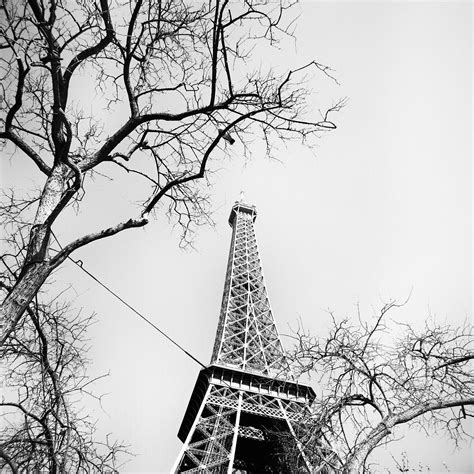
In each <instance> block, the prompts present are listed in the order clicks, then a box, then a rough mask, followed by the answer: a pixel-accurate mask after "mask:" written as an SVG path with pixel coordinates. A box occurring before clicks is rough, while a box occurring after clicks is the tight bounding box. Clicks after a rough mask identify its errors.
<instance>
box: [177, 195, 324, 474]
mask: <svg viewBox="0 0 474 474" xmlns="http://www.w3.org/2000/svg"><path fill="white" fill-rule="evenodd" d="M256 217H257V211H256V209H255V207H254V206H251V205H248V204H245V203H243V202H236V203H235V204H234V206H233V207H232V210H231V213H230V217H229V224H230V226H231V227H232V241H231V246H230V252H229V260H228V264H227V273H226V278H225V285H224V294H223V298H222V305H221V311H220V316H219V323H218V327H217V334H216V339H215V343H214V349H213V351H212V356H211V363H210V365H209V366H208V367H206V368H205V369H202V370H201V371H200V373H199V375H198V379H197V381H196V384H195V387H194V390H193V392H192V395H191V398H190V401H189V404H188V407H187V409H186V412H185V414H184V418H183V421H182V423H181V427H180V429H179V432H178V437H179V439H180V440H181V441H182V442H183V443H184V444H183V448H182V449H181V452H180V454H179V456H178V458H177V460H176V463H175V466H174V467H173V472H179V473H181V472H189V473H192V472H202V473H204V472H206V473H284V472H285V473H286V472H303V473H304V472H309V471H310V469H311V466H310V465H309V462H308V459H307V457H306V456H305V454H304V453H303V452H302V450H301V446H300V443H299V441H298V435H297V432H298V429H299V426H300V425H301V424H302V423H303V422H304V419H305V417H306V415H307V413H308V406H309V404H310V403H311V402H312V401H313V400H314V397H315V395H314V391H313V389H312V388H311V387H309V386H306V385H301V384H299V383H298V382H297V381H296V379H295V377H294V376H293V373H292V371H291V368H290V365H289V363H288V360H287V358H286V355H285V352H284V350H283V346H282V344H281V341H280V337H279V334H278V331H277V327H276V324H275V320H274V318H273V314H272V311H271V308H270V303H269V300H268V295H267V290H266V287H265V282H264V278H263V272H262V265H261V261H260V256H259V252H258V246H257V240H256V237H255V230H254V222H255V219H256Z"/></svg>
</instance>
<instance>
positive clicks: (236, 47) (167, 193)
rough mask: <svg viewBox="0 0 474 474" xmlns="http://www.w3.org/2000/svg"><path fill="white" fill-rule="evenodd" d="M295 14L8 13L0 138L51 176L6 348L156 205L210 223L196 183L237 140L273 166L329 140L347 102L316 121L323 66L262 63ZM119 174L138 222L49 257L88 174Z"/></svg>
mask: <svg viewBox="0 0 474 474" xmlns="http://www.w3.org/2000/svg"><path fill="white" fill-rule="evenodd" d="M291 7H292V1H291V0H290V1H287V0H279V1H277V2H274V1H270V0H243V1H240V2H229V1H228V0H216V1H214V2H213V1H209V2H194V1H193V2H189V1H186V0H137V1H134V2H130V1H120V0H98V1H97V2H84V1H81V0H75V1H68V2H66V1H63V0H49V1H43V0H28V1H27V2H16V1H13V0H3V1H2V7H1V8H2V15H1V17H0V18H1V19H0V22H1V29H0V37H1V39H0V48H1V51H2V57H1V59H0V64H1V66H0V71H1V72H0V76H1V98H0V101H1V109H2V111H4V113H3V116H2V119H1V131H0V139H3V141H4V142H5V144H6V147H7V150H9V151H11V150H14V152H15V155H16V154H19V153H21V154H23V155H25V156H26V157H28V158H29V159H31V160H32V161H33V162H34V164H35V165H36V167H37V169H38V170H39V172H40V173H42V174H43V176H44V181H43V185H42V186H41V190H40V192H39V194H38V196H37V199H38V200H37V202H36V204H35V205H36V212H35V216H34V217H33V218H32V221H31V222H30V233H29V237H28V252H27V256H26V258H25V260H24V262H23V265H22V269H21V272H20V273H19V275H18V278H17V280H16V282H15V284H14V285H13V288H12V290H11V291H10V292H9V293H8V295H7V297H6V298H5V300H4V302H3V304H2V306H1V310H0V311H1V314H0V316H1V318H2V320H3V332H2V336H1V340H2V342H4V341H5V340H6V338H7V336H8V334H9V333H10V332H11V331H13V330H14V329H15V326H16V325H17V323H18V321H19V319H20V318H21V315H22V314H23V313H24V311H25V310H26V308H27V307H28V305H29V303H30V302H31V301H32V300H33V298H34V296H35V295H36V293H37V292H38V290H39V288H40V287H41V285H42V284H43V283H44V282H45V280H46V279H47V277H48V276H49V275H50V274H51V272H52V271H53V270H54V269H55V268H57V267H58V266H59V265H61V263H62V262H64V260H65V259H66V258H67V257H68V256H69V255H70V254H71V253H72V252H73V251H75V250H76V249H78V248H80V247H83V246H84V245H87V244H90V243H91V242H94V241H97V240H98V239H103V238H107V237H110V236H113V235H115V234H117V233H119V232H122V231H123V230H126V229H130V228H136V227H143V226H145V225H146V224H147V223H148V216H149V214H150V213H151V212H152V211H153V210H154V209H155V208H156V206H157V204H158V203H160V202H162V201H167V202H168V206H169V209H170V212H171V213H173V214H174V215H175V217H176V220H177V221H178V223H179V224H181V225H182V226H183V228H184V229H185V230H187V229H189V223H190V221H192V220H193V219H199V218H200V217H202V216H205V211H206V204H207V199H206V195H205V194H202V192H200V189H199V188H198V186H197V184H196V180H199V179H200V178H203V177H205V176H206V172H207V170H208V168H209V163H208V162H209V159H210V157H211V155H212V156H214V155H216V156H219V155H220V156H222V155H227V154H228V153H229V152H228V148H227V147H228V146H230V144H231V143H233V142H235V141H238V143H240V144H241V147H242V149H243V151H244V153H247V152H248V148H247V145H248V143H249V141H250V140H251V138H252V137H253V136H255V134H256V133H260V136H261V137H262V138H263V139H264V140H265V143H266V146H267V152H268V153H269V154H271V152H272V144H273V142H274V140H275V138H278V139H283V140H291V139H299V140H307V139H309V138H311V137H312V136H314V135H315V134H317V133H318V132H320V131H322V130H328V129H333V128H335V125H334V123H333V122H332V121H331V120H330V114H331V112H334V111H337V110H338V109H339V108H340V107H341V105H342V104H341V102H338V103H336V104H334V105H333V106H332V107H330V108H329V109H328V110H326V111H325V112H323V113H322V114H321V116H320V117H318V118H315V117H311V116H310V115H309V112H308V111H310V109H309V108H308V107H307V106H306V103H305V99H306V97H307V91H306V89H305V87H303V85H302V84H303V82H304V80H305V76H306V74H307V73H308V72H310V70H311V69H314V70H315V71H318V72H320V73H322V74H323V75H325V76H328V77H331V76H330V71H329V69H328V68H327V67H325V66H322V65H321V64H319V63H317V62H311V63H310V64H306V65H303V66H296V67H295V68H294V69H292V70H289V71H284V72H277V71H276V70H273V71H272V70H271V69H270V68H265V66H262V65H261V64H258V62H259V60H258V58H259V56H258V55H257V52H258V50H259V48H260V50H262V46H263V45H267V46H270V47H271V46H275V45H277V44H278V41H279V40H280V39H281V38H282V37H284V36H286V35H289V34H291V28H292V19H293V18H292V16H289V15H290V11H291ZM260 58H261V56H260ZM78 84H81V85H82V87H78ZM94 91H96V92H99V93H100V98H97V99H92V98H91V97H92V96H93V94H94ZM94 102H97V103H94ZM117 115H118V116H119V117H120V121H119V123H118V125H117V126H115V125H114V124H116V123H117ZM16 160H18V158H17V157H15V161H16ZM114 168H115V169H117V170H119V171H123V172H125V173H128V175H129V177H132V176H133V177H136V178H140V179H142V180H143V183H142V186H141V189H143V196H142V200H141V202H142V204H141V205H140V206H139V208H138V210H137V214H136V215H134V216H131V217H126V218H125V219H124V220H123V221H121V222H117V223H116V224H115V225H111V226H105V227H104V228H102V229H98V230H97V231H96V232H92V233H89V234H87V235H78V236H77V238H75V239H73V240H72V241H70V242H68V243H66V245H64V247H63V248H62V250H60V251H59V252H57V253H55V254H54V255H52V254H51V251H50V250H51V232H52V229H53V227H54V225H55V224H56V223H57V221H58V220H59V219H60V217H61V216H62V215H63V214H64V210H65V209H66V208H67V207H68V206H71V205H72V204H74V203H75V204H76V205H78V206H79V205H80V201H81V198H82V196H83V193H84V186H85V182H86V181H87V183H88V185H90V186H92V185H93V183H91V181H90V179H89V177H91V176H92V175H93V173H97V172H100V173H102V172H104V170H105V172H110V170H111V169H114ZM110 185H112V183H111V184H110Z"/></svg>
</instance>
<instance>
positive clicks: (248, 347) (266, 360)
mask: <svg viewBox="0 0 474 474" xmlns="http://www.w3.org/2000/svg"><path fill="white" fill-rule="evenodd" d="M255 216H256V211H255V208H254V207H253V206H247V205H244V204H240V203H238V204H236V205H235V206H234V207H233V210H232V214H231V219H230V222H231V225H232V227H233V234H232V244H231V250H230V255H229V261H228V265H227V274H226V282H225V286H224V295H223V299H222V307H221V314H220V317H219V325H218V329H217V336H216V341H215V345H214V350H213V354H212V359H211V363H213V364H222V365H227V366H230V367H237V368H239V369H242V370H247V371H256V372H259V373H262V374H265V375H270V376H272V377H278V378H282V379H293V375H292V373H291V370H290V367H289V364H288V361H287V359H286V356H285V353H284V350H283V347H282V345H281V342H280V337H279V335H278V331H277V328H276V325H275V321H274V319H273V315H272V311H271V308H270V303H269V301H268V295H267V290H266V288H265V282H264V279H263V272H262V266H261V262H260V257H259V253H258V246H257V239H256V237H255V230H254V226H253V223H254V220H255Z"/></svg>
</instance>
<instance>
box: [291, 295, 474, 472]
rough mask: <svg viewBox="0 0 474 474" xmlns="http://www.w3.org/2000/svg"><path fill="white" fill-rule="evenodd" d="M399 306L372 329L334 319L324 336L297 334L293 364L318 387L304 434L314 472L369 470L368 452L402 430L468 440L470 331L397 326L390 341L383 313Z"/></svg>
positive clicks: (473, 378)
mask: <svg viewBox="0 0 474 474" xmlns="http://www.w3.org/2000/svg"><path fill="white" fill-rule="evenodd" d="M398 306H400V304H397V303H396V302H395V301H391V302H390V303H388V304H386V305H385V306H384V307H383V308H382V309H381V311H380V314H379V315H378V317H377V318H376V320H375V322H374V323H372V324H367V323H366V322H364V321H362V319H361V318H360V315H359V321H358V322H357V323H353V322H351V321H350V320H349V319H344V320H342V321H340V322H338V321H336V319H335V318H334V317H333V325H332V328H331V329H330V331H329V335H328V336H327V337H326V338H317V337H313V336H311V335H310V334H309V333H307V332H305V331H304V330H301V329H300V330H298V331H297V332H296V336H295V337H296V339H297V345H296V348H295V350H294V352H293V354H292V357H293V362H294V363H295V365H296V367H297V370H298V372H299V374H300V375H301V374H307V375H310V376H311V377H314V378H315V380H316V382H317V383H316V386H317V387H316V388H317V391H318V393H317V397H316V400H315V402H314V406H313V407H312V410H311V416H310V418H309V419H308V420H306V424H305V426H304V433H303V436H302V437H301V440H302V442H303V444H304V447H305V452H307V453H308V455H309V456H310V458H311V457H312V458H313V459H316V460H317V464H316V465H317V466H318V468H317V471H316V472H319V471H320V470H321V469H322V468H325V469H326V468H330V469H332V471H333V472H342V473H358V472H368V471H370V467H368V466H369V465H368V458H369V456H370V455H371V453H372V452H373V451H374V449H375V448H377V447H378V446H381V445H383V444H386V443H388V442H390V441H393V440H394V434H395V431H396V428H397V427H399V426H401V425H409V426H412V427H413V426H416V427H418V428H422V429H424V430H430V429H433V428H436V430H437V432H439V431H440V430H441V431H444V432H445V433H447V434H448V435H449V437H450V438H451V439H452V440H453V441H454V443H455V444H456V445H457V444H458V442H460V441H461V440H463V439H466V438H469V437H470V434H469V433H468V432H467V430H466V427H467V425H466V423H465V422H466V420H467V419H468V418H470V417H472V416H473V414H474V413H473V409H472V408H473V405H474V372H473V370H472V369H473V367H472V362H473V359H474V342H473V330H472V326H471V325H469V324H467V323H466V324H464V325H462V326H461V327H452V326H449V325H446V326H442V325H438V324H435V323H434V322H431V321H427V322H426V323H425V327H424V328H423V330H421V331H417V330H415V329H413V328H412V327H411V326H409V325H406V324H401V325H400V324H398V325H397V329H402V330H401V331H399V332H400V334H401V335H399V336H394V335H393V333H391V331H390V329H389V327H388V324H387V313H388V312H389V311H390V310H391V309H393V308H395V307H398ZM393 324H395V323H393ZM392 329H393V328H392ZM328 446H330V447H331V449H329V450H328V449H327V447H328ZM323 447H324V449H323Z"/></svg>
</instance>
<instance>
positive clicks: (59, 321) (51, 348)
mask: <svg viewBox="0 0 474 474" xmlns="http://www.w3.org/2000/svg"><path fill="white" fill-rule="evenodd" d="M92 318H93V317H92V316H89V317H82V316H81V314H80V312H77V313H75V314H73V312H72V311H71V309H70V308H69V307H68V305H67V304H64V303H60V302H59V300H57V301H53V302H50V303H49V304H40V303H38V299H36V301H35V303H34V304H30V305H29V306H28V307H27V317H26V318H25V321H24V322H23V323H22V324H21V325H18V326H17V327H16V328H15V329H14V330H13V331H12V332H11V333H10V336H9V337H8V339H7V341H6V343H5V344H4V345H3V346H2V350H1V356H2V360H3V362H4V363H5V364H6V365H5V366H4V367H5V368H4V371H5V374H4V375H5V378H4V382H3V384H4V390H3V396H2V399H1V400H0V416H1V417H2V423H1V429H0V470H1V471H2V472H3V468H6V469H7V471H8V470H9V471H11V472H14V473H16V472H43V471H45V472H46V471H47V472H52V473H57V472H91V471H93V472H118V471H117V455H118V453H119V452H124V451H125V448H124V446H122V445H121V444H119V443H111V442H109V439H108V438H107V439H106V440H105V441H104V442H97V441H95V440H94V433H95V424H94V422H93V420H91V419H90V417H89V416H88V415H87V413H84V411H83V409H82V410H81V405H82V404H81V400H82V399H83V396H84V394H91V388H92V387H91V386H92V384H93V382H94V381H95V380H96V379H90V378H89V377H88V376H87V373H86V367H87V359H86V355H87V339H86V335H87V329H88V327H89V326H90V324H91V322H92Z"/></svg>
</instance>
